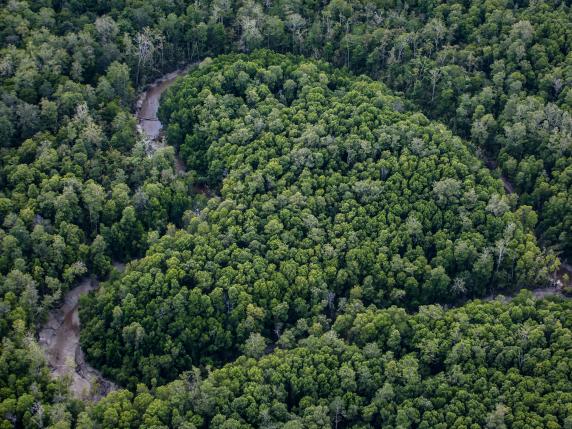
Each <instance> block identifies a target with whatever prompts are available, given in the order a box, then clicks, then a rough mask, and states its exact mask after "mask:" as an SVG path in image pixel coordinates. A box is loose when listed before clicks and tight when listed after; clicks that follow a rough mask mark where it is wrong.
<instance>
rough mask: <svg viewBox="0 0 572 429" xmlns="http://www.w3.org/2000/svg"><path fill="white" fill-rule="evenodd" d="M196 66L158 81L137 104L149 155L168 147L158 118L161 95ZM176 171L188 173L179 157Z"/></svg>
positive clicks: (144, 93)
mask: <svg viewBox="0 0 572 429" xmlns="http://www.w3.org/2000/svg"><path fill="white" fill-rule="evenodd" d="M194 65H196V63H195V64H191V65H189V66H187V67H185V68H184V69H181V70H177V71H174V72H172V73H169V74H168V75H165V76H163V77H162V78H160V79H157V80H156V81H155V82H154V83H152V84H151V85H150V86H149V88H148V89H147V90H146V91H145V92H143V93H142V94H141V96H140V97H139V100H138V102H137V119H138V121H139V123H138V128H139V131H140V132H141V134H143V135H144V136H145V137H147V151H148V153H149V154H152V153H153V152H155V151H157V150H159V149H162V148H164V147H166V143H165V138H164V136H163V135H162V132H161V130H162V129H163V124H161V121H159V118H157V112H158V111H159V104H160V101H161V95H162V94H163V93H164V92H165V91H166V90H167V89H169V88H170V87H171V86H172V85H173V84H174V83H175V81H176V80H177V78H178V77H179V76H181V75H183V74H185V73H187V72H188V70H189V69H190V68H191V67H193V66H194ZM175 170H176V171H177V172H178V173H184V172H185V171H186V169H185V163H184V162H183V161H182V160H181V159H180V158H179V157H178V156H175Z"/></svg>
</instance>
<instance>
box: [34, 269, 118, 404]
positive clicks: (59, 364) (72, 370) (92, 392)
mask: <svg viewBox="0 0 572 429" xmlns="http://www.w3.org/2000/svg"><path fill="white" fill-rule="evenodd" d="M98 286H99V283H98V281H97V280H95V279H94V278H88V277H86V278H83V279H82V280H81V282H80V283H79V284H78V285H77V286H76V287H74V288H73V289H72V290H70V291H69V292H68V293H66V295H65V296H64V299H63V304H62V306H61V307H59V308H57V309H55V310H53V311H51V312H50V314H49V316H48V321H47V322H46V324H45V325H44V327H43V328H42V330H41V331H40V334H39V344H40V346H41V347H42V348H43V349H44V351H45V354H46V358H47V360H48V364H49V366H50V367H51V368H52V375H53V376H54V377H57V378H61V377H69V379H70V392H71V393H72V395H73V396H74V397H76V398H78V399H82V400H98V399H100V398H102V397H103V396H105V395H107V394H108V393H109V392H111V391H112V390H115V389H116V386H115V384H114V383H112V382H111V381H109V380H106V379H105V378H104V377H103V376H102V375H101V373H100V372H99V371H97V370H96V369H95V368H92V367H91V366H90V365H88V364H87V363H86V361H85V357H84V354H83V351H82V350H81V347H80V343H79V333H80V322H79V312H78V308H79V299H80V297H81V296H82V295H84V294H86V293H89V292H91V291H94V290H95V289H97V287H98Z"/></svg>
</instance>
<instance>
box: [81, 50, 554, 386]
mask: <svg viewBox="0 0 572 429" xmlns="http://www.w3.org/2000/svg"><path fill="white" fill-rule="evenodd" d="M403 104H404V103H403V102H402V101H401V100H400V99H399V98H396V97H393V96H391V95H388V94H387V90H386V88H385V87H383V86H382V85H381V84H379V83H376V82H373V81H371V80H369V79H367V78H353V77H350V76H348V75H346V74H344V73H340V72H333V70H332V69H331V67H329V66H327V65H325V64H320V63H315V62H311V61H307V60H303V59H298V58H294V57H287V56H284V55H277V54H272V53H270V52H267V51H261V52H257V53H256V54H251V55H248V56H244V55H243V56H234V55H231V56H222V57H218V58H217V59H215V60H213V61H206V62H203V63H202V64H201V66H199V68H198V69H197V70H196V71H193V72H191V73H190V74H189V76H188V77H186V78H184V79H182V80H180V82H179V83H177V84H176V85H175V87H173V88H172V89H170V90H169V92H168V94H167V96H166V98H165V99H164V100H163V102H162V107H161V109H162V111H161V115H160V116H161V117H162V119H163V121H164V122H165V123H168V124H169V126H168V129H167V135H168V141H169V142H170V143H172V144H173V145H174V146H175V147H178V148H180V152H181V154H183V156H185V159H186V161H187V165H188V166H189V167H190V168H193V169H195V170H196V171H197V173H198V174H199V175H201V176H204V177H206V178H207V180H208V181H209V183H211V186H213V187H217V188H220V197H218V198H213V199H211V200H210V201H209V204H208V206H207V207H206V208H205V209H204V210H203V211H201V213H200V214H198V215H196V216H193V217H191V218H189V219H188V225H187V226H186V227H185V228H184V229H183V230H181V231H178V232H177V233H175V234H174V235H167V236H165V237H164V238H163V239H162V240H161V241H159V242H158V243H156V244H154V245H153V246H152V247H151V248H150V250H149V251H148V252H147V256H146V257H145V258H143V259H141V260H140V261H138V262H137V263H136V264H133V265H132V266H131V269H130V270H129V272H128V273H127V274H126V275H125V276H124V277H122V278H121V279H119V280H118V281H117V282H114V283H113V284H110V285H108V286H107V287H106V288H105V292H102V293H99V294H96V295H93V296H91V298H90V299H88V300H86V301H84V303H83V305H82V307H81V308H82V310H81V315H82V320H83V322H84V325H83V332H84V336H83V341H84V342H83V344H84V349H85V350H86V352H87V354H88V356H92V357H93V361H94V362H97V363H99V362H100V361H101V363H102V364H103V366H102V368H103V369H104V373H109V374H110V375H113V378H114V379H117V380H121V381H122V382H123V383H128V384H129V383H136V382H137V381H140V380H143V381H144V382H145V383H147V384H149V383H154V382H158V381H160V382H162V381H165V380H167V381H168V380H169V379H172V378H174V377H176V376H177V374H178V373H179V372H180V371H182V370H188V369H190V368H191V366H192V365H197V364H204V363H206V362H215V363H216V362H220V361H221V360H225V359H228V358H229V357H232V356H234V355H235V354H236V353H235V352H236V351H238V350H237V349H238V346H239V345H240V344H243V343H244V342H245V341H246V340H247V339H248V338H250V337H252V336H254V335H258V334H261V335H262V336H264V337H265V338H267V339H269V340H276V339H278V338H279V337H280V336H281V331H282V330H283V329H284V328H288V327H290V326H292V324H293V323H296V321H299V320H300V319H306V318H309V319H312V318H317V319H319V318H320V317H325V318H329V319H335V317H336V314H337V312H338V309H339V308H340V306H341V307H343V305H344V301H345V300H346V299H347V298H348V297H349V296H350V294H351V293H352V292H353V293H355V294H359V295H361V296H362V298H363V300H364V301H365V303H367V304H369V303H372V304H375V305H377V306H378V307H384V306H387V305H390V304H393V303H395V304H400V305H403V306H405V307H408V308H415V307H416V306H417V305H419V304H421V303H425V304H426V303H432V302H452V301H454V300H455V299H458V298H463V297H465V296H469V297H471V296H483V295H484V294H486V293H489V292H490V291H491V288H500V289H509V288H519V287H522V286H526V285H528V286H534V285H543V284H547V283H548V281H549V278H548V274H549V273H548V270H547V263H548V261H547V258H546V257H545V256H543V255H542V253H541V252H540V250H539V249H538V247H537V245H536V243H535V239H534V236H533V234H532V233H531V225H530V224H527V222H530V218H529V214H527V211H529V209H526V208H524V207H523V208H521V209H519V212H518V213H515V212H512V211H511V209H510V203H509V200H508V199H507V198H506V196H505V195H504V192H503V190H502V187H501V186H500V183H499V182H498V181H497V180H494V179H493V178H492V177H491V175H490V172H489V170H488V169H487V168H486V167H484V166H483V165H482V164H480V163H479V161H478V160H477V159H476V158H475V157H474V155H471V154H470V152H469V151H468V149H467V147H466V145H465V144H463V142H462V141H461V140H460V139H459V138H456V137H454V136H453V135H452V134H451V133H450V132H449V131H448V130H446V129H445V127H443V126H442V125H438V124H434V123H431V122H430V121H428V120H427V119H426V118H425V117H424V116H423V115H420V114H419V113H408V112H400V111H401V110H403ZM527 218H528V219H527ZM523 221H524V223H523ZM205 331H206V332H208V334H206V335H205ZM111 368H120V371H119V372H118V371H115V370H112V369H111Z"/></svg>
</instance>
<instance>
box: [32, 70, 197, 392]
mask: <svg viewBox="0 0 572 429" xmlns="http://www.w3.org/2000/svg"><path fill="white" fill-rule="evenodd" d="M187 70H188V67H187V68H185V69H181V70H178V71H175V72H173V73H170V74H168V75H166V76H164V77H162V78H161V79H158V80H157V81H155V82H154V83H153V84H151V85H150V86H149V87H148V89H147V90H146V91H145V92H143V93H142V94H141V97H140V98H139V100H138V102H137V118H138V125H137V128H138V130H139V132H140V133H141V134H142V136H143V138H145V141H146V143H147V144H148V148H149V151H150V152H151V153H152V152H154V151H156V150H158V149H160V148H162V147H165V141H164V139H163V136H162V135H161V129H162V125H161V122H160V121H159V120H158V118H157V111H158V110H159V101H160V99H161V95H162V94H163V92H165V90H166V89H167V88H169V87H170V86H171V85H172V84H173V83H174V82H175V80H176V78H177V77H179V76H180V75H182V74H184V73H185V72H186V71H187ZM175 168H176V170H177V172H179V173H183V172H184V171H185V167H184V163H183V162H182V161H181V160H180V159H178V158H175ZM113 266H114V269H115V270H117V271H119V272H121V271H123V270H124V268H125V266H124V264H122V263H119V262H114V264H113ZM98 286H99V282H98V281H97V280H96V279H95V278H89V277H85V278H83V279H82V280H81V281H80V282H79V283H78V285H77V286H76V287H74V288H73V289H71V290H70V291H68V292H67V293H66V294H65V296H64V298H63V301H62V305H61V306H60V307H59V308H56V309H54V310H52V311H51V312H50V313H49V315H48V321H47V322H46V323H45V324H44V325H43V327H42V329H41V330H40V333H39V341H38V342H39V344H40V346H41V347H42V349H43V350H44V353H45V355H46V359H47V361H48V364H49V366H50V368H51V370H52V375H53V376H54V377H64V376H66V377H69V379H70V391H71V393H72V394H73V395H74V396H75V397H76V398H78V399H83V400H92V401H97V400H99V399H101V398H102V397H103V396H105V395H107V394H108V393H109V392H110V391H112V390H115V389H116V388H117V386H116V385H115V384H114V383H113V382H111V381H109V380H107V379H105V378H104V377H103V375H102V374H101V373H100V372H99V371H98V370H96V369H95V368H93V367H91V366H90V365H89V364H87V362H86V361H85V357H84V354H83V351H82V350H81V347H80V342H79V333H80V321H79V311H78V307H79V299H80V297H81V296H82V295H84V294H86V293H89V292H92V291H94V290H95V289H97V287H98Z"/></svg>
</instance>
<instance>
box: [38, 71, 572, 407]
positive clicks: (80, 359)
mask: <svg viewBox="0 0 572 429" xmlns="http://www.w3.org/2000/svg"><path fill="white" fill-rule="evenodd" d="M193 65H194V64H193ZM193 65H191V66H193ZM191 66H188V67H186V68H184V69H181V70H177V71H175V72H173V73H169V74H167V75H165V76H164V77H162V78H161V79H158V80H157V81H155V82H154V83H153V84H151V85H150V86H149V87H148V89H147V90H146V91H145V92H143V93H142V94H141V96H140V98H139V99H138V102H137V111H136V114H137V118H138V129H139V132H140V133H141V134H142V136H143V137H144V138H145V141H146V143H147V148H148V152H149V153H150V154H151V153H153V152H154V151H156V150H158V149H161V148H163V147H165V139H164V138H163V136H162V134H161V130H162V124H161V122H160V121H159V119H158V118H157V111H158V110H159V102H160V99H161V95H162V94H163V92H165V90H166V89H168V88H169V87H170V86H171V85H173V83H174V82H175V81H176V79H177V78H178V77H179V76H181V75H182V74H184V73H186V72H187V71H188V69H189V68H190V67H191ZM175 163H176V165H175V167H176V170H177V172H179V173H184V171H185V166H184V163H183V162H182V161H181V160H180V159H179V158H175ZM491 167H493V165H489V168H491ZM502 180H503V184H504V186H505V189H506V191H507V192H509V193H512V192H514V188H513V186H512V184H511V183H510V182H509V181H508V180H507V179H506V178H504V177H503V178H502ZM114 267H115V269H116V270H118V271H123V269H124V265H123V264H120V263H114ZM565 273H569V274H572V267H571V266H570V265H567V264H565V263H563V264H562V266H561V269H560V271H559V273H558V274H557V276H556V279H555V283H556V286H554V287H551V288H545V289H536V290H534V291H532V293H533V296H534V297H535V298H537V299H541V298H544V297H547V296H552V295H561V290H560V286H561V284H562V283H561V282H562V276H563V274H565ZM97 287H98V282H97V280H95V279H94V278H84V279H83V280H81V281H80V283H79V284H78V285H77V286H76V287H75V288H73V289H72V290H70V291H69V292H68V293H67V294H66V295H65V297H64V299H63V304H62V305H61V307H59V308H57V309H55V310H53V311H52V312H50V314H49V316H48V321H47V322H46V324H45V325H44V326H43V327H42V330H41V331H40V334H39V343H40V345H41V346H42V348H43V349H44V351H45V353H46V357H47V360H48V363H49V365H50V367H51V368H52V374H53V375H54V376H55V377H62V376H69V377H70V381H71V385H70V389H71V392H72V393H73V395H74V396H75V397H77V398H79V399H87V400H98V399H100V398H101V397H103V396H105V395H106V394H107V393H109V392H110V391H112V390H114V389H116V385H115V384H114V383H113V382H111V381H109V380H106V379H105V378H104V377H103V376H102V375H101V373H100V372H99V371H97V370H96V369H94V368H92V367H91V366H90V365H88V364H87V363H86V362H85V359H84V354H83V352H82V350H81V347H80V343H79V333H80V322H79V314H78V306H79V298H80V297H81V296H82V295H83V294H86V293H89V292H91V291H94V290H95V289H97ZM515 294H516V292H515ZM495 297H496V295H495V296H493V295H491V296H488V297H485V298H484V300H491V299H495ZM503 299H504V300H505V301H506V302H508V301H510V300H511V299H512V297H511V296H507V297H504V298H503Z"/></svg>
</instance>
